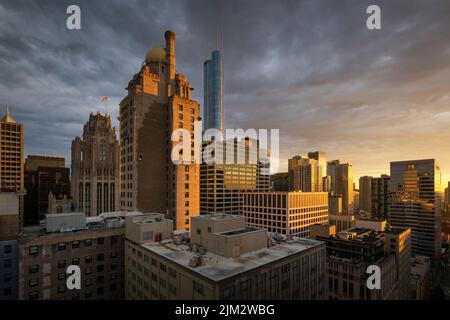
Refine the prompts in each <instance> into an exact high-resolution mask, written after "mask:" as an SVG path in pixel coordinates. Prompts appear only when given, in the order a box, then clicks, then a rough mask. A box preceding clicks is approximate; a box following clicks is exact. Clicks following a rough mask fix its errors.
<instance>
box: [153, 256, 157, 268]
mask: <svg viewBox="0 0 450 320" xmlns="http://www.w3.org/2000/svg"><path fill="white" fill-rule="evenodd" d="M157 265H158V261H156V259H153V258H152V266H155V267H156V266H157Z"/></svg>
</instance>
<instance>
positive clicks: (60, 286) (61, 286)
mask: <svg viewBox="0 0 450 320" xmlns="http://www.w3.org/2000/svg"><path fill="white" fill-rule="evenodd" d="M62 292H66V284H60V285H58V293H62Z"/></svg>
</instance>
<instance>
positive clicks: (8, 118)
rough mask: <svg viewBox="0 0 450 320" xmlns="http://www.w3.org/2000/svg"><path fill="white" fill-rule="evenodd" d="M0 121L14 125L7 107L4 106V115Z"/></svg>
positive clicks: (14, 121)
mask: <svg viewBox="0 0 450 320" xmlns="http://www.w3.org/2000/svg"><path fill="white" fill-rule="evenodd" d="M2 121H5V122H11V123H16V120H14V118H13V117H12V116H11V110H9V106H6V114H5V116H4V117H3V118H2Z"/></svg>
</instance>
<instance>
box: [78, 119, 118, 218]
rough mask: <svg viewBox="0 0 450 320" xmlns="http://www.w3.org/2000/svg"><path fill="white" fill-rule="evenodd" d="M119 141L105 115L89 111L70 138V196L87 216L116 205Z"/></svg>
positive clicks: (116, 208) (112, 209) (113, 208)
mask: <svg viewBox="0 0 450 320" xmlns="http://www.w3.org/2000/svg"><path fill="white" fill-rule="evenodd" d="M118 162H119V144H118V142H117V137H116V129H115V128H113V127H112V126H111V118H110V116H109V115H106V114H105V115H102V114H100V113H99V112H97V114H93V113H91V114H90V115H89V121H88V122H87V123H86V124H85V125H84V129H83V139H81V138H80V137H76V138H75V139H74V140H73V141H72V170H71V174H72V181H71V183H72V188H71V189H72V197H73V200H74V203H75V207H76V208H75V209H76V211H79V212H84V213H86V215H87V216H98V215H99V214H101V213H102V212H111V211H117V210H118V209H119V164H118Z"/></svg>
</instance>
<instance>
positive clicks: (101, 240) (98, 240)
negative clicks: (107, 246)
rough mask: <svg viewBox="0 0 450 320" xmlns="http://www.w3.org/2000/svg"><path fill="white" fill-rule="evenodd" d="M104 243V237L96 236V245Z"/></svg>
mask: <svg viewBox="0 0 450 320" xmlns="http://www.w3.org/2000/svg"><path fill="white" fill-rule="evenodd" d="M104 243H105V239H104V238H98V239H97V245H103V244H104Z"/></svg>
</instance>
